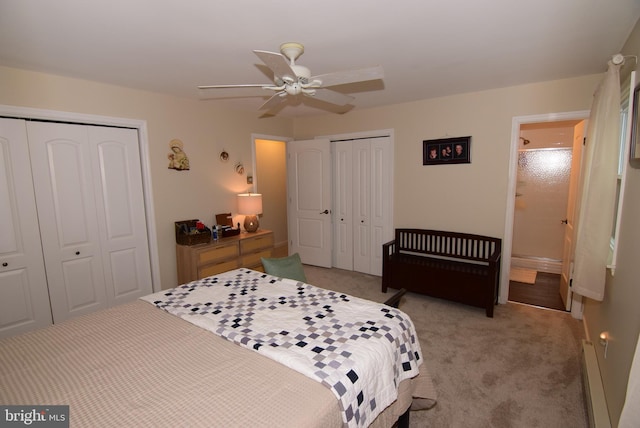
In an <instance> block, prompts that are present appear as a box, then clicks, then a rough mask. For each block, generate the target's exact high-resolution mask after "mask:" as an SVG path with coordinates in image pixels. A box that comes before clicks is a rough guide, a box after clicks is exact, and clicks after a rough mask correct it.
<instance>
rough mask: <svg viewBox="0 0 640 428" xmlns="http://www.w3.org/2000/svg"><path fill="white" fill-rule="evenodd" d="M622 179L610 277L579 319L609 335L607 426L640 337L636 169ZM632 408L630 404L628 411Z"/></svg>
mask: <svg viewBox="0 0 640 428" xmlns="http://www.w3.org/2000/svg"><path fill="white" fill-rule="evenodd" d="M622 53H623V54H625V55H636V56H640V25H638V24H636V27H635V28H634V30H633V32H632V33H631V35H630V36H629V39H628V40H627V43H626V44H625V46H624V48H623V49H622ZM627 62H628V63H630V64H631V65H625V66H624V67H623V69H622V71H621V75H622V80H623V81H624V79H625V78H626V76H628V75H629V74H630V73H631V70H633V69H635V70H636V84H637V83H638V82H640V67H638V65H637V64H635V63H634V62H633V60H632V59H628V60H627ZM626 179H627V182H626V189H625V198H624V206H623V208H622V221H621V226H620V227H621V229H620V232H621V233H620V238H619V243H618V244H619V248H618V260H617V263H616V270H615V276H611V275H608V277H607V283H606V288H605V297H604V300H603V301H602V302H596V301H593V300H589V299H587V300H586V302H585V307H584V319H585V322H586V324H587V326H588V331H589V335H590V336H591V337H590V338H591V340H592V341H593V342H594V343H598V336H599V334H600V332H602V331H607V332H609V335H610V337H611V341H610V343H609V348H608V350H607V358H606V359H605V358H604V352H603V348H602V347H601V346H596V350H597V352H598V354H597V355H598V362H599V364H600V371H601V374H602V380H603V383H604V388H605V394H606V397H607V405H608V407H609V414H610V416H611V422H612V424H611V425H612V426H617V425H618V420H619V418H620V412H621V411H622V407H623V405H624V399H625V395H626V386H627V379H628V376H629V370H630V368H631V361H632V360H633V355H634V352H635V347H636V343H637V341H638V334H639V333H640V311H638V302H640V281H639V280H638V270H637V269H636V268H637V267H638V261H639V258H638V255H640V227H638V221H639V220H640V169H634V168H630V167H629V168H628V169H627V174H626ZM637 405H638V403H634V406H636V407H637Z"/></svg>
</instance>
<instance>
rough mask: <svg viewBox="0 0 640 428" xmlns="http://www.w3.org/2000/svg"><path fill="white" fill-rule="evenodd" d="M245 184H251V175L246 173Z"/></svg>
mask: <svg viewBox="0 0 640 428" xmlns="http://www.w3.org/2000/svg"><path fill="white" fill-rule="evenodd" d="M247 184H253V176H251V175H247Z"/></svg>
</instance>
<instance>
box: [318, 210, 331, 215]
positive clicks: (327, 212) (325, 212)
mask: <svg viewBox="0 0 640 428" xmlns="http://www.w3.org/2000/svg"><path fill="white" fill-rule="evenodd" d="M320 214H329V210H324V211H322V212H321V213H320Z"/></svg>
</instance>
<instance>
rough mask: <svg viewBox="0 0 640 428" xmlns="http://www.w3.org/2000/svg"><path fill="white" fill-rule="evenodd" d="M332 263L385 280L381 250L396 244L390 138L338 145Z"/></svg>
mask: <svg viewBox="0 0 640 428" xmlns="http://www.w3.org/2000/svg"><path fill="white" fill-rule="evenodd" d="M332 151H333V174H334V177H333V178H334V180H335V181H334V187H333V190H334V197H333V201H334V215H333V221H334V233H335V234H334V261H333V265H334V266H336V267H338V268H340V269H348V270H354V271H357V272H364V273H368V274H372V275H378V276H380V275H382V244H384V243H385V242H387V241H389V240H391V239H392V238H393V219H392V211H391V210H392V203H393V194H392V188H393V177H392V164H393V148H392V145H391V138H390V137H376V138H356V139H352V140H344V141H334V142H333V143H332Z"/></svg>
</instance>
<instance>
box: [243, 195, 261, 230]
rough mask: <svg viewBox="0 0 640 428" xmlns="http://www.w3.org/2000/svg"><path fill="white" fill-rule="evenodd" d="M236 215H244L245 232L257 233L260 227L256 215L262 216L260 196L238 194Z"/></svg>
mask: <svg viewBox="0 0 640 428" xmlns="http://www.w3.org/2000/svg"><path fill="white" fill-rule="evenodd" d="M238 213H240V214H244V215H245V218H244V228H245V230H246V231H247V232H257V231H258V227H259V225H260V223H259V222H258V214H262V195H261V194H260V193H240V194H239V195H238Z"/></svg>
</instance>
